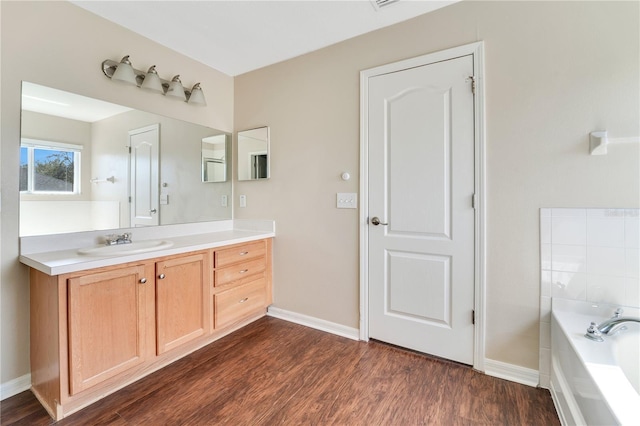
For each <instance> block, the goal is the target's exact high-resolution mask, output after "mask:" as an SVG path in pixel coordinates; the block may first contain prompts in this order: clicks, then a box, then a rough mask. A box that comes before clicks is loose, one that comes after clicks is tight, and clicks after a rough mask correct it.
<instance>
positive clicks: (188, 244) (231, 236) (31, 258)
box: [20, 221, 275, 275]
mask: <svg viewBox="0 0 640 426" xmlns="http://www.w3.org/2000/svg"><path fill="white" fill-rule="evenodd" d="M265 223H266V224H268V223H269V221H262V223H261V224H265ZM271 224H272V226H271V227H269V226H250V225H251V224H248V223H242V225H249V226H243V227H244V228H248V229H220V230H216V231H213V232H204V233H188V234H186V235H176V230H175V229H171V230H169V231H170V232H163V230H162V229H156V231H155V232H154V237H155V238H152V239H153V240H157V239H161V240H166V241H171V242H172V243H173V244H172V245H171V247H167V248H163V249H160V250H153V251H147V252H144V253H135V254H134V253H122V254H118V255H108V256H95V255H82V254H79V253H78V249H81V248H87V247H90V246H95V245H96V244H95V243H93V242H92V243H90V244H86V245H80V246H77V247H73V248H68V247H64V246H60V249H59V250H47V251H36V250H33V249H31V248H30V249H29V250H28V252H27V253H25V252H22V253H21V254H20V262H22V263H24V264H25V265H28V266H30V267H32V268H34V269H37V270H38V271H41V272H44V273H45V274H48V275H60V274H66V273H70V272H77V271H83V270H87V269H93V268H101V267H104V266H112V265H118V264H122V263H127V262H136V261H139V260H147V259H153V258H157V257H162V256H171V255H175V254H181V253H188V252H191V251H198V250H206V249H210V248H215V247H221V246H226V245H230V244H238V243H244V242H248V241H255V240H261V239H263V238H271V237H275V226H274V225H273V222H271ZM252 228H253V229H252ZM260 228H262V229H260ZM203 229H206V228H203ZM208 230H210V228H209V229H208ZM123 232H124V231H123ZM132 232H133V237H132V239H133V240H134V242H142V241H145V240H147V239H144V240H138V239H136V229H133V230H132ZM39 238H41V237H39ZM50 238H51V239H52V240H51V241H46V242H44V243H43V244H42V247H45V249H46V248H51V244H53V243H55V239H56V238H58V239H65V238H67V237H66V236H65V235H57V236H52V237H50ZM89 241H93V240H89ZM34 251H36V252H34Z"/></svg>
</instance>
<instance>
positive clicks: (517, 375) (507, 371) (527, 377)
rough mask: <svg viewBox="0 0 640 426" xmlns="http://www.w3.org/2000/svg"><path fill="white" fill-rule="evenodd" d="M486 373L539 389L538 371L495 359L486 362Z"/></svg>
mask: <svg viewBox="0 0 640 426" xmlns="http://www.w3.org/2000/svg"><path fill="white" fill-rule="evenodd" d="M484 373H485V374H486V375H488V376H493V377H498V378H499V379H505V380H509V381H512V382H516V383H521V384H523V385H527V386H533V387H537V386H538V382H539V377H538V370H533V369H531V368H525V367H520V366H519V365H513V364H507V363H506V362H500V361H495V360H493V359H486V358H485V360H484Z"/></svg>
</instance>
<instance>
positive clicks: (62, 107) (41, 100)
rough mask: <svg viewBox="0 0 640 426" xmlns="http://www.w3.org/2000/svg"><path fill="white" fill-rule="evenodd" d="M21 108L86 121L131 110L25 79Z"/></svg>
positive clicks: (101, 118)
mask: <svg viewBox="0 0 640 426" xmlns="http://www.w3.org/2000/svg"><path fill="white" fill-rule="evenodd" d="M22 109H23V110H26V111H33V112H39V113H41V114H47V115H55V116H58V117H65V118H70V119H72V120H79V121H86V122H88V123H93V122H94V121H99V120H104V119H105V118H109V117H112V116H114V115H117V114H121V113H123V112H127V111H131V108H127V107H123V106H120V105H115V104H112V103H109V102H104V101H99V100H97V99H92V98H87V97H86V96H81V95H76V94H74V93H69V92H64V91H62V90H58V89H52V88H50V87H45V86H40V85H38V84H33V83H28V82H26V81H23V82H22Z"/></svg>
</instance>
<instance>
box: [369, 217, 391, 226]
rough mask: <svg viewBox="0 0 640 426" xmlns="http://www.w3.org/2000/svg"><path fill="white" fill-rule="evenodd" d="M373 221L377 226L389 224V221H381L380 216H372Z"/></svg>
mask: <svg viewBox="0 0 640 426" xmlns="http://www.w3.org/2000/svg"><path fill="white" fill-rule="evenodd" d="M371 223H372V224H373V225H375V226H378V225H388V223H385V222H380V219H379V218H378V216H374V217H372V218H371Z"/></svg>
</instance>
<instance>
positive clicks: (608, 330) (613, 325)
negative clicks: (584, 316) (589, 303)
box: [584, 308, 640, 342]
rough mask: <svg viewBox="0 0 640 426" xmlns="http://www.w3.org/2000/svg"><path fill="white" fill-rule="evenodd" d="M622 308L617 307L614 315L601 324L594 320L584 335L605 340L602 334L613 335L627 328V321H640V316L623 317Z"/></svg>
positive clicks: (600, 340)
mask: <svg viewBox="0 0 640 426" xmlns="http://www.w3.org/2000/svg"><path fill="white" fill-rule="evenodd" d="M623 312H624V311H623V309H622V308H618V309H616V311H615V312H614V313H613V316H612V317H611V318H609V319H608V320H606V321H603V322H602V323H601V324H600V325H598V324H596V323H595V322H592V323H591V325H590V326H589V328H587V333H586V334H585V335H584V337H586V338H588V339H591V340H595V341H596V342H604V339H603V338H602V336H603V335H604V336H613V335H614V334H616V333H617V332H618V331H622V330H625V329H626V328H627V327H626V326H625V325H624V324H625V323H627V322H637V323H640V318H634V317H623V316H622V313H623Z"/></svg>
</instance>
